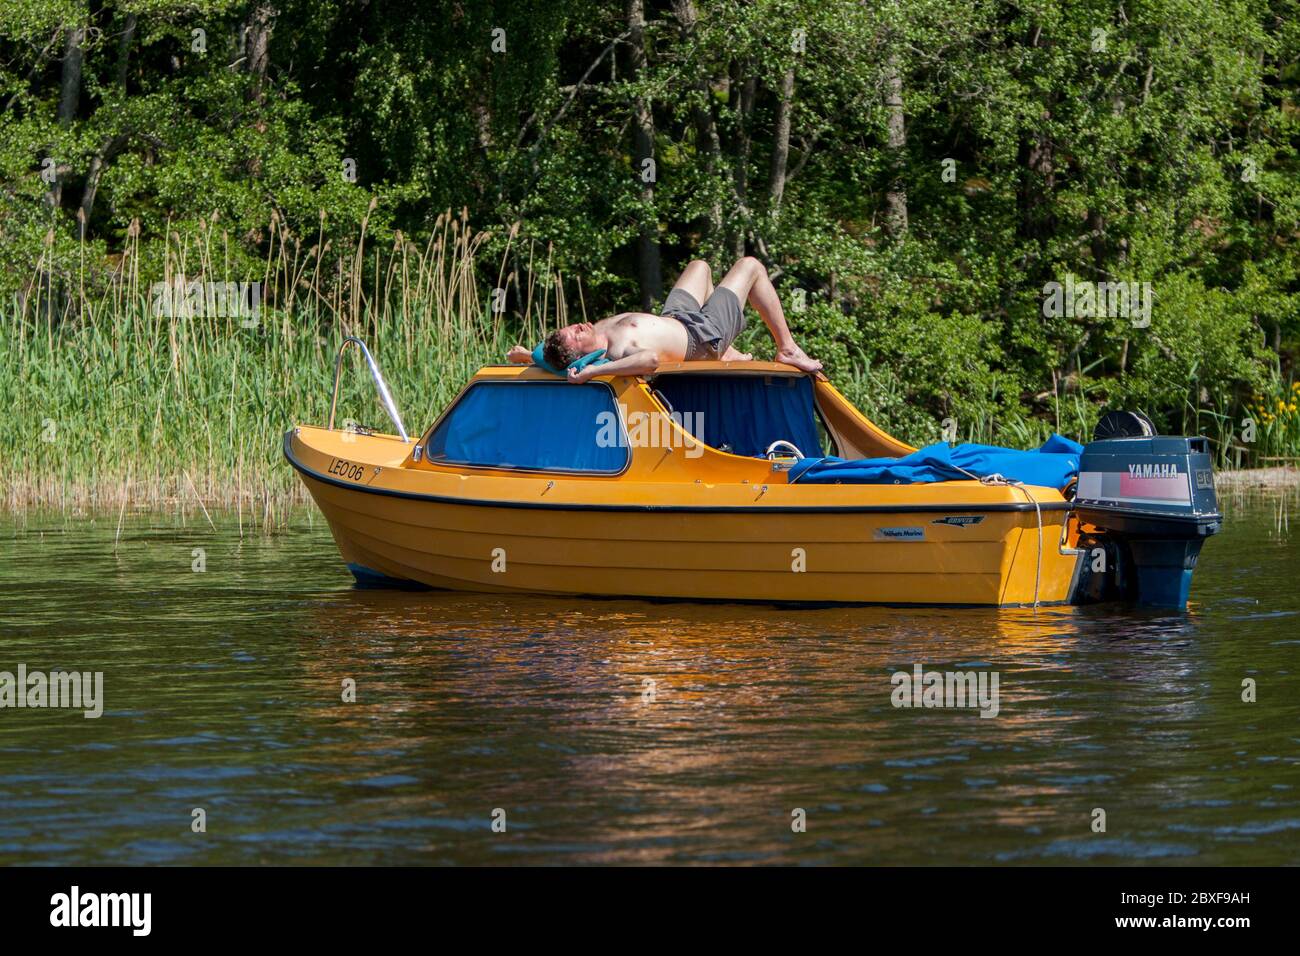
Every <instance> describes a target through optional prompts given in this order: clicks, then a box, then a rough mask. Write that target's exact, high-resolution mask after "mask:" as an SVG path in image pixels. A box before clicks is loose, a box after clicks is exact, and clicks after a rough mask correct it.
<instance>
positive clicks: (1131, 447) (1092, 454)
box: [1075, 435, 1223, 608]
mask: <svg viewBox="0 0 1300 956" xmlns="http://www.w3.org/2000/svg"><path fill="white" fill-rule="evenodd" d="M1075 512H1076V514H1077V515H1078V518H1079V521H1080V523H1081V524H1082V525H1091V526H1092V528H1094V529H1095V530H1096V533H1097V535H1098V536H1099V537H1100V538H1101V539H1103V540H1106V541H1111V542H1113V543H1114V544H1115V545H1116V547H1117V549H1118V551H1119V552H1120V554H1121V555H1122V558H1121V560H1120V561H1117V562H1116V566H1115V567H1114V571H1113V574H1114V581H1113V583H1114V587H1115V588H1116V589H1117V590H1118V591H1119V592H1120V593H1121V594H1122V595H1123V596H1124V597H1126V598H1128V599H1130V600H1133V601H1136V602H1137V603H1138V604H1145V605H1151V606H1155V607H1171V608H1183V607H1185V606H1186V605H1187V596H1188V593H1189V591H1190V589H1191V584H1192V572H1193V571H1194V570H1195V568H1196V559H1197V557H1198V556H1199V555H1200V552H1201V546H1202V545H1203V544H1204V543H1205V539H1206V538H1208V537H1209V536H1210V535H1213V534H1217V533H1218V531H1219V529H1220V528H1221V527H1222V524H1223V516H1222V515H1221V514H1220V513H1219V507H1218V500H1217V498H1216V497H1215V494H1214V467H1213V465H1212V464H1211V461H1210V454H1209V441H1208V439H1206V438H1204V437H1197V438H1187V437H1174V436H1170V435H1143V436H1133V437H1122V438H1105V439H1102V440H1100V441H1093V442H1090V443H1089V444H1087V445H1085V446H1084V448H1083V454H1082V455H1081V456H1080V459H1079V480H1078V485H1077V488H1076V491H1075ZM1125 565H1127V566H1125Z"/></svg>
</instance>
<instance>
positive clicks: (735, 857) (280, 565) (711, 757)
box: [0, 500, 1300, 864]
mask: <svg viewBox="0 0 1300 956" xmlns="http://www.w3.org/2000/svg"><path fill="white" fill-rule="evenodd" d="M1288 510H1289V509H1288ZM1227 511H1228V521H1227V524H1226V530H1225V532H1224V533H1223V534H1221V535H1219V536H1218V537H1216V538H1214V539H1213V540H1211V541H1210V542H1209V543H1208V544H1207V546H1206V548H1205V551H1204V552H1203V554H1202V557H1201V565H1200V569H1199V570H1198V571H1197V575H1196V581H1195V583H1194V585H1193V595H1192V598H1193V603H1192V606H1191V607H1190V608H1189V610H1188V612H1187V613H1186V614H1169V613H1151V612H1141V611H1135V610H1131V609H1124V608H1117V607H1103V608H1066V609H1047V610H1040V611H1039V612H1037V613H1033V612H1032V611H1001V612H999V611H992V610H987V611H986V610H957V611H948V610H916V609H889V608H842V609H835V610H788V609H777V608H766V607H750V606H743V607H742V606H728V605H707V606H700V607H697V606H692V605H690V604H683V603H647V602H642V601H592V600H582V601H574V600H565V599H553V598H537V597H509V598H502V597H496V596H484V595H472V594H454V593H438V592H426V593H393V592H376V591H360V590H356V589H354V588H353V587H352V586H351V577H350V576H349V575H348V574H347V572H346V571H345V569H344V568H343V565H342V563H341V562H340V560H339V558H338V555H337V552H336V551H335V549H334V545H333V541H332V540H331V538H330V536H329V534H328V532H327V530H326V529H325V527H324V525H323V523H322V522H321V520H320V519H319V516H317V517H316V518H315V520H314V522H313V521H309V514H308V512H306V511H305V510H304V511H302V512H301V515H302V517H301V520H299V521H298V522H297V523H296V524H295V525H294V526H293V529H292V530H291V531H289V532H286V533H282V534H279V535H275V536H270V537H263V536H260V535H256V534H254V535H251V536H250V535H248V534H247V533H246V534H245V536H244V537H243V538H242V539H241V537H240V535H239V529H238V527H237V525H236V524H235V523H233V522H231V521H222V520H221V519H219V518H218V519H217V528H216V530H214V529H213V528H211V527H209V526H208V524H207V522H205V521H204V520H203V519H202V517H200V518H199V519H198V523H197V524H196V523H194V522H193V521H192V520H191V521H190V522H189V523H188V525H187V526H185V527H178V526H176V522H175V520H174V519H171V518H168V517H165V516H158V517H153V518H150V517H148V516H136V517H134V518H131V517H128V519H127V521H126V522H125V524H124V526H123V528H122V530H121V536H120V540H118V541H117V542H116V548H115V537H116V533H117V516H116V515H112V516H108V517H104V518H100V519H99V520H97V521H92V520H90V519H84V518H83V519H65V518H63V517H60V516H38V515H31V516H27V517H25V518H22V519H19V520H15V519H12V518H10V519H0V671H10V672H16V670H17V667H18V665H19V664H25V665H26V667H27V669H28V671H29V672H30V671H38V670H39V671H49V670H57V669H69V670H70V669H75V670H79V671H102V672H103V675H104V677H103V680H104V687H103V697H104V704H103V707H104V712H103V716H102V717H100V718H99V719H86V718H85V717H83V715H82V713H81V712H80V711H77V710H53V709H44V710H41V709H0V862H2V863H66V864H74V863H75V864H125V863H168V864H211V863H226V864H254V863H314V864H342V863H382V864H426V863H531V864H535V863H644V864H657V863H720V862H740V863H871V864H927V863H993V862H1004V863H1027V864H1043V863H1052V864H1075V863H1094V862H1096V863H1103V862H1104V863H1160V864H1193V863H1194V864H1247V863H1250V864H1281V863H1295V862H1297V861H1300V682H1298V681H1297V673H1296V672H1297V665H1298V664H1300V586H1298V579H1300V545H1297V538H1296V536H1295V535H1294V534H1292V533H1290V532H1289V531H1287V530H1286V529H1285V528H1281V529H1279V527H1278V525H1279V520H1278V505H1277V504H1276V503H1273V502H1272V501H1270V500H1261V501H1259V502H1256V503H1255V504H1250V505H1247V504H1239V505H1238V506H1237V507H1234V508H1228V509H1227ZM245 531H247V529H245ZM196 548H202V549H203V561H204V563H205V570H203V571H201V572H197V571H195V570H194V569H193V568H194V564H195V562H196V560H197V558H196V556H195V554H194V549H196ZM917 663H920V664H921V665H923V667H924V668H925V669H926V670H968V669H975V670H983V671H996V672H997V673H998V675H999V692H1000V710H999V713H998V715H997V716H996V717H994V718H989V719H985V718H981V717H980V715H979V713H978V711H976V710H973V709H963V710H957V709H903V708H895V707H894V706H893V705H892V704H891V692H892V691H893V689H894V688H893V685H892V684H891V680H890V678H891V674H893V673H894V672H895V671H899V670H906V671H909V672H910V671H911V670H912V668H913V666H914V665H915V664H917ZM1246 678H1251V679H1253V680H1254V681H1255V682H1256V684H1257V696H1258V699H1257V702H1255V703H1245V702H1243V701H1242V682H1243V680H1244V679H1246ZM346 679H350V680H355V682H356V701H355V702H354V703H345V702H344V701H343V700H342V697H343V693H342V688H343V682H344V681H345V680H346ZM648 682H653V683H648ZM196 808H201V809H202V810H203V812H204V814H205V815H206V832H203V833H196V832H193V829H192V826H191V821H192V820H193V819H194V816H193V811H194V810H195V809H196ZM1095 808H1101V809H1104V811H1105V813H1106V830H1105V832H1104V833H1098V832H1093V829H1092V824H1093V819H1094V816H1093V811H1094V809H1095ZM796 810H802V811H803V813H804V815H805V817H806V832H802V833H796V832H793V830H792V820H793V819H795V817H794V816H792V814H795V812H796ZM494 811H501V812H498V813H496V817H497V819H498V820H499V819H501V818H502V813H503V814H504V822H505V832H494V830H493V827H492V822H493V818H494Z"/></svg>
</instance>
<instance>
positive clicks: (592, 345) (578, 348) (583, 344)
mask: <svg viewBox="0 0 1300 956" xmlns="http://www.w3.org/2000/svg"><path fill="white" fill-rule="evenodd" d="M604 347H605V341H604V336H602V335H600V334H599V333H598V332H596V327H595V326H594V325H592V324H591V323H590V322H575V323H574V324H573V325H566V326H565V327H564V328H562V329H556V330H555V331H554V332H552V333H551V334H550V335H548V336H547V337H546V341H545V342H544V343H543V344H542V357H543V358H544V359H546V362H547V364H548V365H550V366H551V368H553V369H555V370H557V371H560V372H563V371H564V370H565V369H566V368H568V367H569V366H570V365H571V364H573V363H574V362H576V361H577V360H578V359H580V358H582V357H583V356H584V355H586V354H587V353H588V352H595V351H597V350H598V349H602V348H604Z"/></svg>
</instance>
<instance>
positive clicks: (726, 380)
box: [654, 373, 822, 458]
mask: <svg viewBox="0 0 1300 956" xmlns="http://www.w3.org/2000/svg"><path fill="white" fill-rule="evenodd" d="M654 387H655V388H657V389H658V390H659V391H661V392H663V394H664V396H665V397H666V398H667V399H668V401H669V402H670V403H672V406H673V411H675V412H678V413H686V412H691V413H693V414H692V415H691V416H690V417H689V418H687V417H686V416H685V415H684V414H683V422H682V424H683V426H685V427H686V429H687V430H688V431H690V432H691V434H693V435H694V436H695V437H696V438H698V439H699V440H700V441H702V442H704V444H706V445H709V446H711V447H713V448H723V447H724V446H726V449H727V450H729V451H730V452H731V453H732V454H734V455H746V456H762V455H763V453H764V452H766V451H767V446H768V445H770V444H772V442H774V441H777V440H778V439H782V440H785V441H788V442H793V443H794V444H795V445H796V446H797V447H798V448H799V450H800V451H801V452H803V453H804V454H805V455H811V456H812V457H814V458H816V457H818V456H819V455H821V453H822V450H821V442H820V441H819V440H818V437H817V420H816V417H815V413H814V411H813V388H812V382H811V381H809V380H808V379H807V378H803V377H799V378H794V377H790V376H784V375H773V376H761V375H697V374H691V373H685V374H680V375H660V376H658V377H657V378H656V379H655V380H654ZM697 416H698V417H697Z"/></svg>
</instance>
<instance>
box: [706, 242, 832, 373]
mask: <svg viewBox="0 0 1300 956" xmlns="http://www.w3.org/2000/svg"><path fill="white" fill-rule="evenodd" d="M718 288H720V289H730V290H731V291H732V292H734V293H735V295H736V298H737V299H739V300H740V307H741V308H742V309H743V308H744V307H745V303H746V302H749V304H750V305H752V306H753V307H754V308H755V309H757V310H758V314H759V315H761V316H762V317H763V323H764V324H765V325H766V326H767V329H768V331H769V332H771V333H772V338H773V339H774V340H775V341H776V360H777V361H778V362H784V363H786V364H787V365H793V366H794V367H795V368H800V369H803V370H804V371H805V372H816V371H819V370H820V369H821V367H822V363H821V362H819V361H817V360H816V359H814V358H810V357H809V356H808V355H807V354H806V353H805V352H804V350H803V349H801V348H799V346H798V345H797V344H796V343H795V340H794V336H793V335H791V334H790V326H789V325H788V324H786V321H785V311H784V310H783V309H782V308H781V299H780V297H779V296H778V295H777V294H776V289H775V287H773V285H772V280H771V279H769V278H768V277H767V268H766V267H765V266H764V265H763V263H761V262H759V261H758V260H757V259H755V258H754V257H753V256H745V258H743V259H741V260H739V261H738V262H737V263H736V264H735V265H734V266H732V267H731V271H730V272H728V273H727V274H726V275H725V276H723V278H722V281H721V282H719V283H718Z"/></svg>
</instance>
